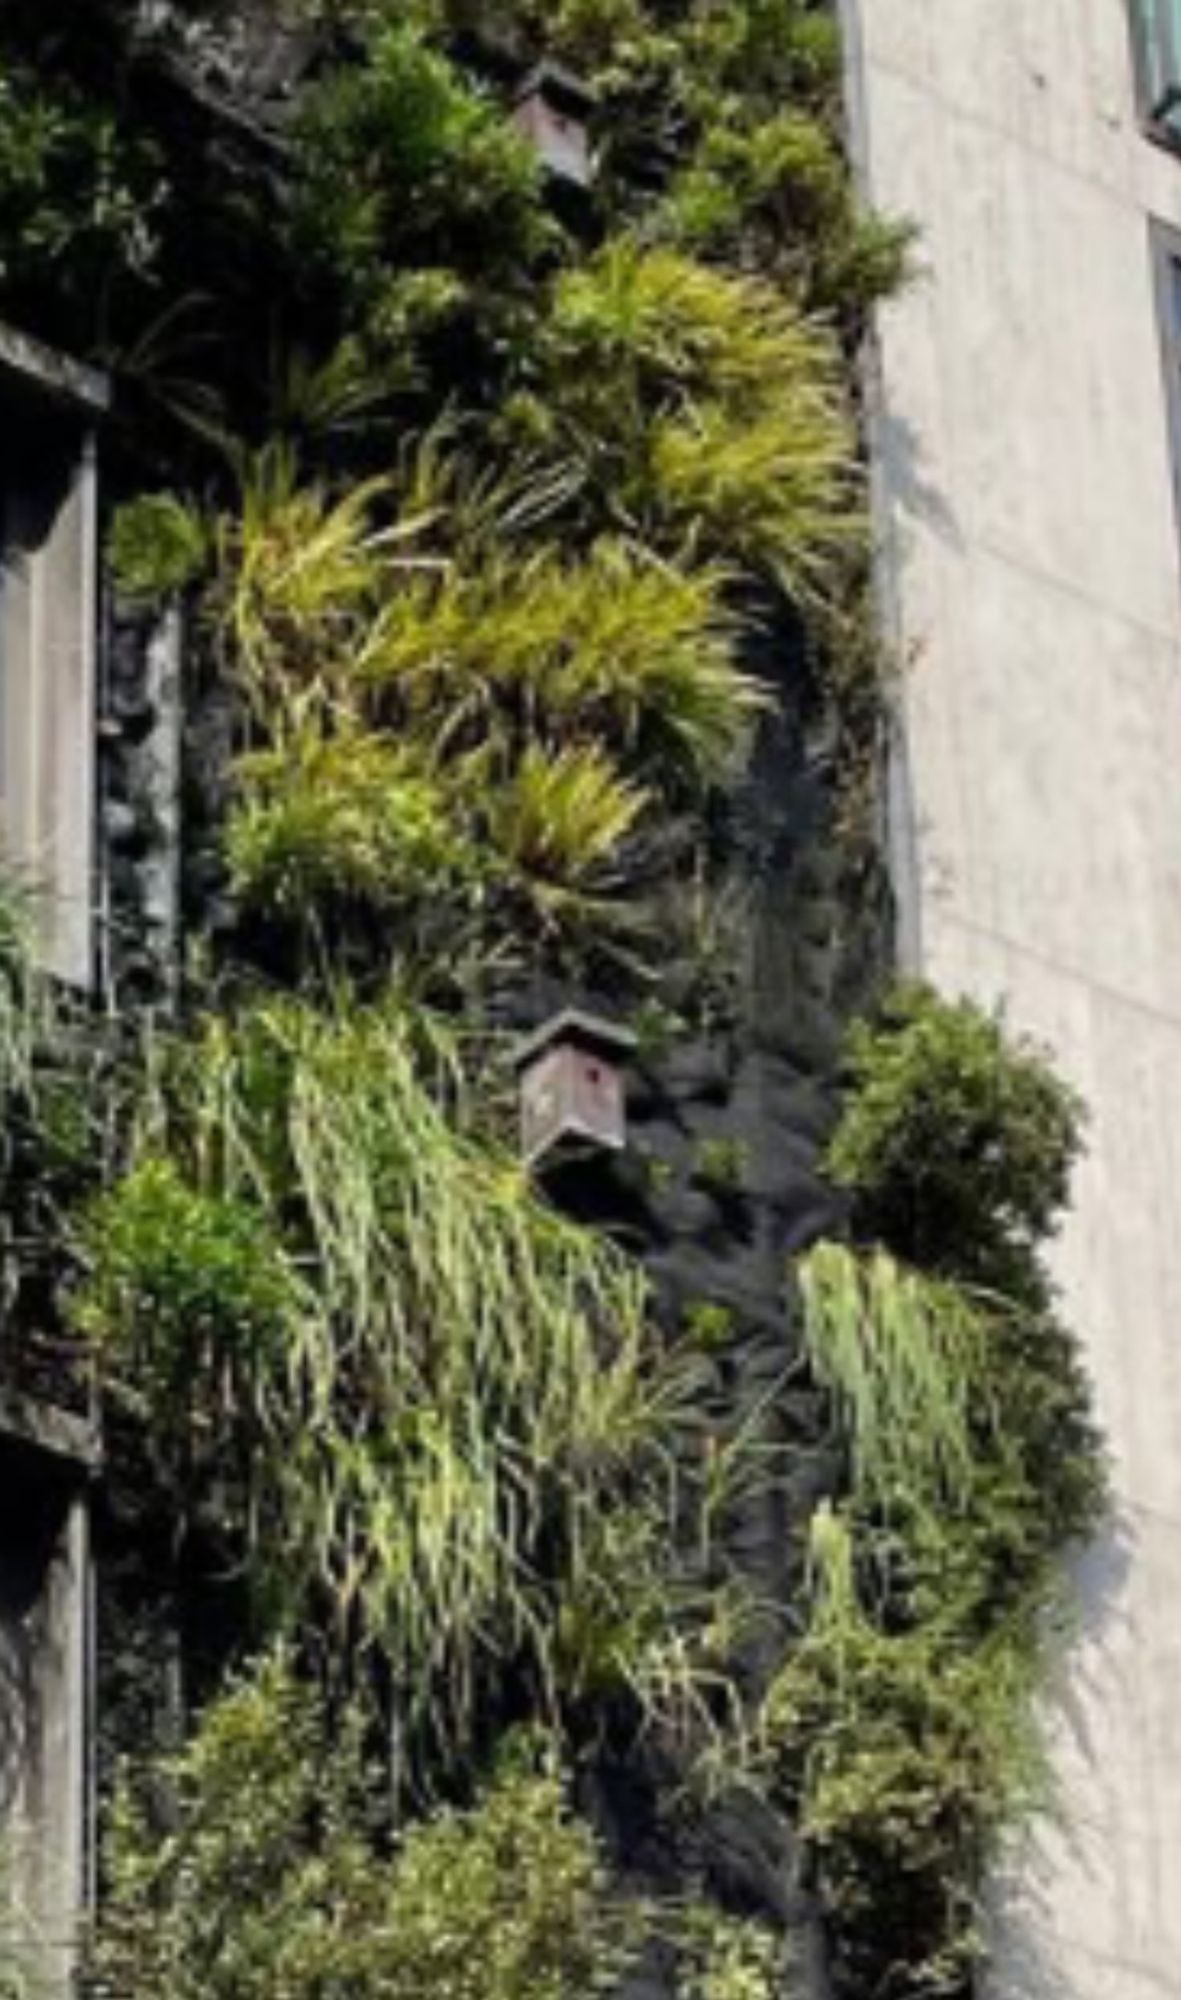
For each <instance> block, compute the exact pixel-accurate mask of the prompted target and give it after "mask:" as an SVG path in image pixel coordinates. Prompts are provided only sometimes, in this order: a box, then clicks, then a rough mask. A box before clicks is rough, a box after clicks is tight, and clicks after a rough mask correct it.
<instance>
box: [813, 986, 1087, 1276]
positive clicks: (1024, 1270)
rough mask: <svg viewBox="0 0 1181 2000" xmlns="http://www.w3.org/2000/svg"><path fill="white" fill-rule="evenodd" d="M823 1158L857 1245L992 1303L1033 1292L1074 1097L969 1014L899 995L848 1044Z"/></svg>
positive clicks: (912, 990)
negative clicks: (842, 1092) (876, 1248)
mask: <svg viewBox="0 0 1181 2000" xmlns="http://www.w3.org/2000/svg"><path fill="white" fill-rule="evenodd" d="M848 1071H849V1094H848V1097H847V1100H846V1104H845V1110H844V1113H843V1115H842V1118H841V1122H840V1125H839V1127H838V1129H837V1132H836V1134H835V1136H834V1138H833V1141H832V1144H831V1146H830V1149H829V1154H828V1164H829V1169H830V1171H831V1173H832V1176H833V1178H834V1180H836V1181H837V1182H838V1183H839V1184H840V1185H841V1186H843V1187H847V1188H848V1189H849V1190H850V1192H851V1194H852V1198H853V1225H854V1229H855V1231H856V1233H857V1234H858V1236H860V1237H861V1238H862V1239H863V1240H868V1241H874V1240H877V1241H879V1242H881V1243H884V1244H885V1245H886V1246H887V1247H888V1248H889V1249H891V1250H893V1251H894V1252H895V1253H896V1254H897V1255H898V1256H900V1257H902V1258H903V1259H905V1260H907V1261H908V1262H910V1263H914V1264H918V1265H920V1266H922V1267H923V1268H925V1269H928V1270H932V1271H946V1272H948V1273H949V1274H950V1275H953V1276H959V1277H962V1278H966V1279H968V1280H970V1281H973V1282H976V1283H980V1284H987V1285H994V1286H996V1287H997V1289H998V1290H1000V1291H1002V1292H1010V1291H1013V1290H1014V1289H1015V1290H1017V1291H1018V1292H1020V1293H1022V1294H1024V1293H1025V1292H1027V1291H1028V1290H1029V1289H1030V1287H1031V1286H1032V1287H1033V1288H1034V1289H1035V1290H1036V1289H1038V1285H1037V1279H1036V1275H1035V1263H1036V1251H1037V1248H1038V1246H1039V1244H1040V1243H1041V1242H1042V1241H1043V1239H1044V1238H1045V1237H1046V1236H1047V1235H1048V1234H1049V1233H1050V1232H1051V1231H1052V1230H1053V1228H1054V1226H1055V1224H1056V1222H1057V1219H1058V1217H1059V1215H1060V1213H1061V1211H1062V1209H1063V1208H1064V1207H1065V1205H1066V1201H1067V1199H1068V1195H1069V1190H1070V1174H1071V1169H1072V1168H1073V1166H1074V1163H1075V1160H1076V1159H1077V1157H1078V1153H1079V1149H1080V1146H1081V1142H1082V1108H1081V1105H1080V1102H1079V1099H1078V1097H1077V1096H1076V1094H1075V1093H1074V1091H1072V1090H1071V1089H1070V1087H1069V1086H1068V1085H1067V1084H1065V1083H1063V1082H1062V1081H1061V1080H1060V1079H1059V1078H1058V1077H1056V1076H1055V1075H1054V1073H1053V1071H1052V1070H1051V1068H1050V1067H1049V1064H1048V1062H1047V1060H1046V1058H1045V1056H1044V1054H1043V1052H1042V1051H1041V1050H1040V1049H1038V1048H1036V1047H1034V1046H1033V1045H1032V1044H1031V1043H1029V1042H1028V1041H1017V1042H1012V1041H1010V1040H1008V1039H1007V1038H1006V1036H1005V1033H1004V1030H1003V1028H1002V1025H1001V1023H1000V1022H999V1021H998V1020H997V1019H996V1018H995V1017H994V1016H992V1015H990V1014H988V1013H986V1012H985V1011H984V1009H983V1008H981V1007H979V1006H977V1005H976V1004H975V1003H973V1002H972V1001H968V1000H962V1001H959V1002H948V1001H944V1000H940V999H939V998H937V996H936V995H935V994H934V993H932V992H930V991H929V990H927V989H925V988H922V987H906V988H903V989H901V990H899V991H898V992H896V993H895V994H894V995H893V996H891V998H890V999H889V1000H888V1001H887V1002H886V1004H885V1006H884V1007H883V1008H882V1010H881V1013H880V1015H879V1017H878V1018H877V1019H876V1020H875V1021H874V1022H872V1023H871V1024H867V1025H864V1024H863V1025H860V1026H858V1027H856V1028H855V1029H854V1030H853V1033H852V1035H851V1037H850V1042H849V1060H848Z"/></svg>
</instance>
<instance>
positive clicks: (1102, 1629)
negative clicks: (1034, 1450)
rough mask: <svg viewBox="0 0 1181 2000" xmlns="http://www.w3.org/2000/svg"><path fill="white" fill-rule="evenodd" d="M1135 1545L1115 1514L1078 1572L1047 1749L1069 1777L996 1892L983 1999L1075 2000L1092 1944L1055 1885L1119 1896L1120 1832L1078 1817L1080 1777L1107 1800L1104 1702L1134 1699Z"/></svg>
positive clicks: (1051, 1702)
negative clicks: (1127, 1668) (1128, 1663)
mask: <svg viewBox="0 0 1181 2000" xmlns="http://www.w3.org/2000/svg"><path fill="white" fill-rule="evenodd" d="M1136 1539H1137V1538H1136V1529H1135V1526H1134V1524H1133V1523H1132V1522H1131V1520H1129V1519H1127V1518H1125V1517H1122V1516H1119V1515H1115V1516H1113V1517H1112V1518H1111V1520H1110V1522H1109V1524H1108V1527H1107V1529H1106V1531H1105V1533H1104V1534H1103V1535H1102V1536H1101V1537H1099V1538H1098V1539H1097V1540H1096V1541H1095V1542H1094V1543H1093V1544H1092V1545H1091V1546H1090V1547H1089V1548H1087V1549H1085V1550H1083V1551H1081V1552H1080V1554H1079V1555H1078V1557H1077V1558H1076V1560H1075V1562H1074V1563H1073V1565H1072V1568H1071V1576H1070V1584H1071V1597H1070V1602H1071V1606H1072V1608H1073V1611H1074V1614H1075V1623H1074V1627H1073V1630H1071V1631H1070V1632H1069V1633H1068V1635H1067V1637H1066V1639H1065V1641H1064V1644H1063V1648H1062V1655H1061V1658H1060V1660H1059V1661H1058V1664H1057V1671H1056V1674H1055V1678H1054V1685H1053V1687H1052V1690H1051V1692H1050V1694H1049V1696H1048V1697H1047V1702H1046V1710H1045V1721H1046V1735H1047V1742H1048V1745H1049V1747H1050V1749H1051V1752H1052V1753H1053V1755H1054V1757H1055V1760H1056V1762H1057V1764H1058V1765H1059V1766H1060V1767H1062V1769H1063V1772H1064V1775H1063V1777H1062V1779H1061V1781H1060V1783H1059V1787H1058V1791H1057V1794H1056V1796H1055V1797H1054V1798H1053V1799H1052V1802H1051V1812H1050V1814H1049V1815H1045V1816H1043V1817H1042V1819H1041V1820H1040V1822H1039V1824H1038V1825H1037V1826H1035V1827H1034V1828H1032V1829H1031V1830H1030V1832H1029V1833H1028V1834H1027V1835H1026V1836H1024V1837H1023V1838H1022V1840H1021V1841H1020V1842H1019V1844H1018V1845H1017V1846H1016V1847H1015V1848H1014V1851H1013V1853H1012V1854H1011V1855H1010V1857H1009V1859H1008V1861H1007V1863H1006V1866H1005V1868H1004V1870H1003V1871H1002V1873H1001V1874H1000V1876H999V1877H998V1880H997V1883H996V1885H995V1886H994V1889H993V1892H992V1896H991V1899H990V1907H989V1909H988V1911H987V1912H986V1915H985V1930H986V1936H987V1942H988V1947H989V1953H990V1957H991V1961H992V1963H991V1969H990V1971H989V1974H988V1976H987V1977H986V1979H985V1980H984V1981H983V1983H982V2000H1076V1996H1077V1985H1078V1973H1077V1963H1076V1965H1075V1967H1074V1969H1071V1968H1070V1967H1068V1966H1067V1965H1066V1964H1065V1963H1064V1957H1065V1954H1066V1953H1067V1952H1071V1953H1072V1954H1077V1952H1078V1950H1079V1949H1080V1948H1084V1947H1082V1945H1081V1941H1080V1940H1079V1939H1078V1938H1076V1937H1074V1936H1071V1935H1068V1934H1067V1933H1066V1932H1065V1931H1064V1928H1063V1914H1062V1910H1061V1908H1060V1907H1057V1906H1055V1904H1054V1903H1053V1901H1052V1899H1051V1891H1050V1885H1051V1884H1053V1883H1055V1882H1057V1883H1059V1884H1060V1883H1061V1881H1062V1878H1063V1874H1064V1871H1065V1872H1067V1873H1069V1874H1070V1875H1073V1876H1074V1877H1075V1878H1076V1880H1077V1882H1078V1885H1079V1887H1078V1889H1077V1891H1076V1894H1077V1895H1078V1896H1080V1897H1083V1898H1088V1897H1089V1896H1090V1895H1092V1894H1093V1895H1094V1896H1096V1897H1099V1896H1102V1895H1104V1894H1105V1893H1106V1894H1110V1893H1111V1890H1110V1883H1111V1840H1112V1832H1111V1829H1110V1828H1108V1827H1107V1826H1105V1825H1103V1824H1101V1823H1099V1822H1098V1821H1097V1820H1096V1819H1095V1817H1094V1816H1093V1815H1090V1816H1087V1815H1086V1814H1085V1813H1084V1812H1082V1811H1080V1810H1079V1802H1078V1800H1077V1799H1076V1797H1075V1796H1074V1790H1075V1786H1074V1784H1073V1783H1072V1778H1071V1774H1072V1773H1076V1774H1077V1778H1078V1779H1079V1780H1081V1782H1082V1785H1083V1787H1085V1789H1086V1792H1087V1794H1088V1795H1089V1796H1090V1797H1095V1798H1097V1797H1099V1796H1101V1794H1102V1789H1103V1786H1102V1777H1103V1769H1102V1767H1103V1764H1104V1763H1105V1761H1106V1760H1107V1759H1109V1757H1110V1754H1111V1751H1110V1746H1109V1745H1107V1744H1105V1743H1103V1742H1100V1741H1098V1740H1097V1737H1096V1730H1095V1724H1096V1722H1097V1721H1098V1720H1099V1719H1100V1717H1101V1713H1102V1711H1101V1704H1102V1703H1103V1702H1104V1700H1105V1699H1106V1700H1107V1701H1108V1702H1110V1701H1111V1700H1112V1699H1113V1690H1114V1698H1117V1699H1118V1701H1119V1705H1120V1706H1121V1708H1122V1707H1126V1706H1127V1705H1128V1703H1129V1702H1130V1700H1131V1696H1130V1695H1129V1693H1128V1691H1127V1690H1126V1689H1125V1688H1123V1687H1122V1686H1121V1680H1120V1675H1119V1672H1118V1663H1117V1660H1116V1658H1115V1656H1114V1654H1115V1647H1114V1642H1115V1640H1116V1639H1117V1638H1118V1639H1119V1640H1120V1641H1121V1643H1120V1645H1119V1648H1118V1652H1119V1654H1120V1655H1121V1656H1122V1657H1123V1658H1124V1659H1126V1658H1127V1656H1128V1653H1129V1651H1130V1647H1129V1646H1128V1645H1127V1644H1126V1643H1123V1642H1124V1638H1125V1634H1126V1631H1127V1628H1128V1627H1129V1625H1130V1612H1129V1610H1128V1607H1127V1594H1126V1586H1127V1581H1128V1577H1129V1573H1130V1571H1131V1569H1132V1567H1133V1564H1134V1562H1135V1560H1136ZM1105 1690H1106V1695H1105V1692H1104V1691H1105ZM1176 1990H1177V1989H1176V1988H1175V1987H1173V1986H1170V1988H1169V1991H1170V1992H1175V1991H1176Z"/></svg>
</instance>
